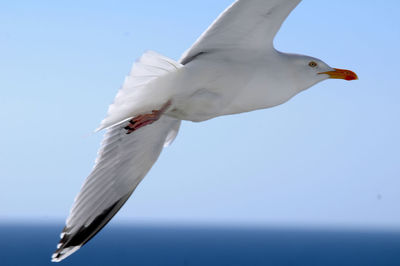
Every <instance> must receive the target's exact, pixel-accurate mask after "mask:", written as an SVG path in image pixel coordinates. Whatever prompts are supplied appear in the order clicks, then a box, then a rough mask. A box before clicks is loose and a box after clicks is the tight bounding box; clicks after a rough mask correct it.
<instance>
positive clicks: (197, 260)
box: [0, 224, 400, 266]
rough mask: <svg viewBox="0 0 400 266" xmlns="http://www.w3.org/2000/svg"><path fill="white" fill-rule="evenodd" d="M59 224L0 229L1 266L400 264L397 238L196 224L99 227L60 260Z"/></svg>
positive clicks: (399, 237) (374, 233)
mask: <svg viewBox="0 0 400 266" xmlns="http://www.w3.org/2000/svg"><path fill="white" fill-rule="evenodd" d="M61 229H62V225H61V224H60V225H32V226H28V225H0V236H1V240H0V265H1V266H14V265H15V266H28V265H29V266H46V265H65V266H67V265H75V266H78V265H85V266H91V265H93V266H102V265H104V266H123V265H129V266H267V265H270V266H303V265H304V266H331V265H332V266H347V265H348V266H367V265H371V266H400V233H399V232H379V231H357V232H356V231H349V230H342V231H341V230H322V229H320V230H311V229H283V228H281V229H276V228H269V229H268V228H265V229H260V228H257V229H256V228H243V227H237V228H235V227H227V228H224V227H223V226H218V227H211V226H205V227H195V226H192V227H191V226H157V225H151V226H144V225H140V226H139V225H134V226H117V225H111V226H108V227H106V228H105V229H103V231H102V232H101V233H99V234H98V235H97V236H96V237H95V238H94V239H92V241H90V242H89V243H88V244H87V245H86V246H84V247H83V248H81V249H80V250H79V251H78V252H76V253H75V254H73V255H72V256H71V257H69V258H67V259H66V260H65V261H63V262H61V263H59V264H54V263H51V262H50V257H51V254H52V252H53V251H54V249H55V246H56V244H57V242H58V236H59V233H60V230H61Z"/></svg>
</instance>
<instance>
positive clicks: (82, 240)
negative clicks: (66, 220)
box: [52, 192, 132, 262]
mask: <svg viewBox="0 0 400 266" xmlns="http://www.w3.org/2000/svg"><path fill="white" fill-rule="evenodd" d="M131 194H132V192H131V193H129V194H128V195H126V196H125V197H122V198H121V199H119V200H118V201H116V202H115V203H114V204H112V205H111V206H110V207H108V208H107V209H105V210H104V211H103V212H102V213H101V214H100V215H98V216H97V217H96V218H95V219H94V220H93V221H92V222H91V223H90V224H89V225H88V226H81V227H80V228H79V229H78V230H77V231H75V232H73V233H72V234H71V232H70V231H71V228H68V227H64V229H63V231H62V233H61V240H60V242H59V244H58V245H57V250H56V251H55V252H54V253H53V255H52V261H53V262H60V261H62V260H63V259H65V258H66V257H68V256H70V255H71V254H72V253H74V252H75V251H77V250H78V249H79V248H80V247H82V246H83V245H85V244H86V243H87V242H88V241H89V240H90V239H92V238H93V237H94V236H95V235H96V234H97V233H98V232H99V231H100V230H101V229H102V228H103V227H104V226H105V225H106V224H107V223H108V222H109V221H110V220H111V218H113V217H114V215H115V214H116V213H117V212H118V211H119V209H120V208H121V207H122V206H123V205H124V203H125V202H126V201H127V200H128V198H129V197H130V195H131Z"/></svg>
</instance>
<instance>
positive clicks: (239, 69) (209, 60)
mask: <svg viewBox="0 0 400 266" xmlns="http://www.w3.org/2000/svg"><path fill="white" fill-rule="evenodd" d="M232 53H235V51H228V52H225V53H224V52H220V53H219V54H212V53H210V54H203V55H200V56H199V58H197V59H196V60H195V61H193V62H190V63H189V64H188V65H186V66H185V68H183V69H181V71H182V72H183V73H182V75H181V76H180V77H178V79H177V80H178V82H177V86H178V88H179V90H178V92H177V94H176V95H174V96H173V99H176V100H175V101H174V102H175V103H174V104H173V105H174V106H173V107H171V110H170V111H169V112H167V113H166V114H167V115H170V116H173V117H175V118H178V119H181V120H189V121H195V122H200V121H204V120H208V119H211V118H215V117H218V116H222V115H228V114H238V113H243V112H249V111H253V110H257V109H264V108H268V107H273V106H276V105H279V104H281V103H283V102H285V101H287V100H289V99H290V98H291V97H293V96H294V95H295V94H297V93H298V92H299V91H298V90H297V88H296V87H295V84H293V82H292V80H291V79H286V80H285V81H284V82H285V83H286V84H283V83H282V82H281V81H279V80H280V78H281V77H284V76H285V75H286V74H287V73H285V72H287V71H285V67H284V66H277V63H276V62H277V60H275V57H272V56H271V55H266V54H264V55H260V56H255V55H254V53H250V52H249V53H243V54H241V56H237V57H232V56H230V55H231V54H232ZM236 54H237V53H236ZM274 54H276V58H278V57H279V56H280V55H279V53H274ZM249 58H251V59H250V61H249ZM268 61H269V62H271V63H272V64H273V65H274V66H276V67H274V68H269V67H268V65H266V64H265V62H268ZM249 62H250V63H249ZM199 73H201V75H199ZM286 76H287V75H286ZM179 81H181V82H179ZM278 83H279V86H277V85H278ZM291 83H292V84H291ZM282 85H283V86H285V87H288V88H290V89H288V90H280V89H279V88H281V86H282ZM174 109H175V110H174Z"/></svg>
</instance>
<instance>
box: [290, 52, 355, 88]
mask: <svg viewBox="0 0 400 266" xmlns="http://www.w3.org/2000/svg"><path fill="white" fill-rule="evenodd" d="M290 58H291V59H290V61H291V64H292V65H294V68H292V69H293V72H292V75H293V76H294V77H295V79H296V81H297V84H299V85H300V86H301V88H299V89H301V90H305V89H308V88H309V87H311V86H313V85H315V84H317V83H318V82H321V81H324V80H326V79H343V80H347V81H352V80H357V79H358V76H357V74H356V73H354V72H353V71H351V70H345V69H338V68H332V67H330V66H329V65H328V64H326V63H325V62H323V61H322V60H320V59H317V58H314V57H310V56H302V55H290Z"/></svg>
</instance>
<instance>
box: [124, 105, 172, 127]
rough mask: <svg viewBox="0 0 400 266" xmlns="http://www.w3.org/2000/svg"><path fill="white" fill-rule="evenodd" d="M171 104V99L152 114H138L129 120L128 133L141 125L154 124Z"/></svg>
mask: <svg viewBox="0 0 400 266" xmlns="http://www.w3.org/2000/svg"><path fill="white" fill-rule="evenodd" d="M170 105H171V101H168V102H167V103H166V104H164V105H163V106H162V107H161V109H160V110H153V111H152V112H151V114H143V115H138V116H136V117H134V118H132V119H131V120H129V124H128V125H127V126H126V127H125V129H126V130H127V131H128V132H127V133H126V134H128V135H129V134H131V133H132V132H134V131H136V130H138V129H139V128H141V127H144V126H147V125H150V124H153V123H154V122H155V121H157V120H158V119H160V117H161V115H162V114H163V113H164V112H165V111H166V110H167V108H168V107H169V106H170Z"/></svg>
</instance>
